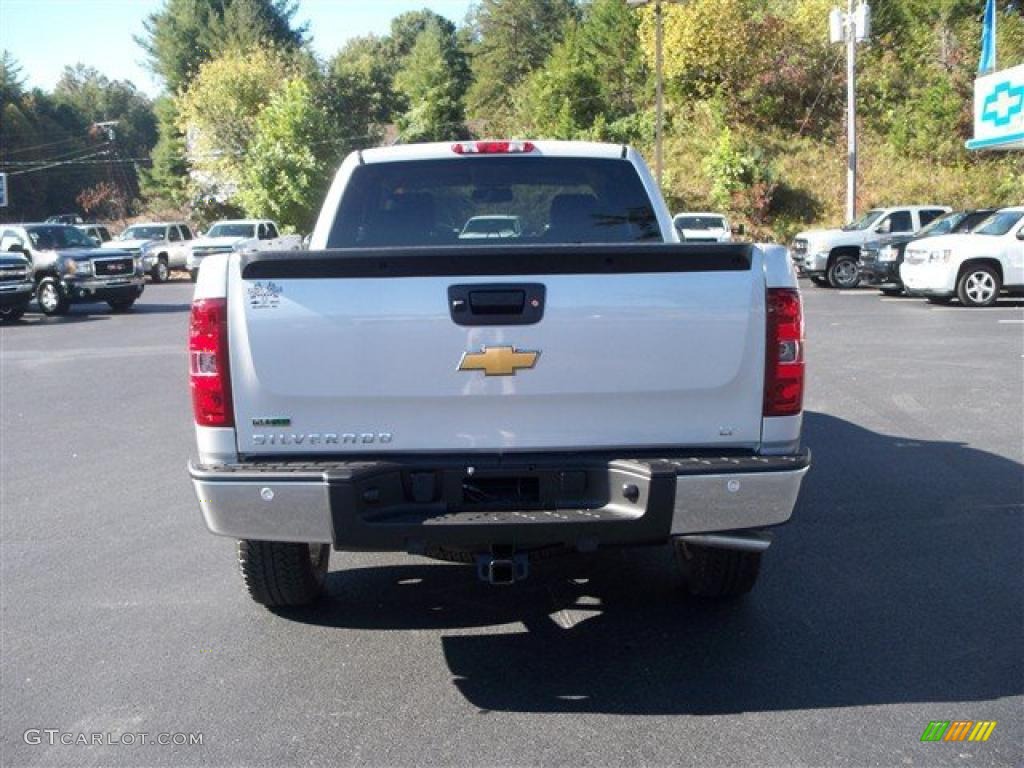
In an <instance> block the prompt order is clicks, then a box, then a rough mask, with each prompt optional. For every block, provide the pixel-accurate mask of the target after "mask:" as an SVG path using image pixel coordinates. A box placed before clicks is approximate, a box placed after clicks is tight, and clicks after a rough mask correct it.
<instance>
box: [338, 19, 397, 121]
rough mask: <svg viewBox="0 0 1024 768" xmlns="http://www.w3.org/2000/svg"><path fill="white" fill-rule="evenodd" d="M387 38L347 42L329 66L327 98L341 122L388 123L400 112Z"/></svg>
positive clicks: (366, 38) (358, 38) (356, 39)
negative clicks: (348, 118) (347, 118)
mask: <svg viewBox="0 0 1024 768" xmlns="http://www.w3.org/2000/svg"><path fill="white" fill-rule="evenodd" d="M387 51H388V41H387V39H386V38H381V37H376V36H375V35H367V36H365V37H354V38H352V39H351V40H349V41H348V42H347V43H345V46H344V47H343V48H342V49H341V50H340V51H338V53H337V54H335V55H334V57H333V58H332V59H331V60H330V62H329V63H328V65H327V99H328V102H330V103H332V104H334V105H335V108H334V109H333V110H332V114H334V115H335V117H336V118H338V119H342V120H344V119H346V115H348V116H358V117H357V118H356V119H357V121H359V122H362V123H365V124H371V123H376V124H384V123H387V122H389V121H390V119H391V115H392V114H393V113H395V112H396V111H397V110H396V103H395V101H396V97H395V93H394V89H393V88H392V81H393V80H394V69H393V67H394V63H393V61H392V59H390V58H389V56H388V53H387Z"/></svg>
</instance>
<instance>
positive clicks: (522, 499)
mask: <svg viewBox="0 0 1024 768" xmlns="http://www.w3.org/2000/svg"><path fill="white" fill-rule="evenodd" d="M539 505H540V478H539V477H536V476H531V475H525V476H524V475H497V476H493V475H492V476H487V475H484V476H476V475H467V476H466V477H464V478H463V479H462V504H461V505H460V507H461V508H462V509H465V510H500V509H538V508H539Z"/></svg>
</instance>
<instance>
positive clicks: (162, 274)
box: [153, 259, 171, 283]
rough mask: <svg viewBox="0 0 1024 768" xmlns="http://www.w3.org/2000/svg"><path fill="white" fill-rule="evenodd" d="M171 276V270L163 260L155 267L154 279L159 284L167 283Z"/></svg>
mask: <svg viewBox="0 0 1024 768" xmlns="http://www.w3.org/2000/svg"><path fill="white" fill-rule="evenodd" d="M170 276H171V270H170V269H168V268H167V262H166V261H164V260H163V259H161V260H160V261H158V262H157V263H156V266H155V267H153V278H154V279H155V280H156V282H158V283H165V282H167V278H169V277H170Z"/></svg>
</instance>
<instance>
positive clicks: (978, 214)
mask: <svg viewBox="0 0 1024 768" xmlns="http://www.w3.org/2000/svg"><path fill="white" fill-rule="evenodd" d="M993 213H995V211H991V210H990V211H972V212H970V213H968V214H966V215H965V216H964V218H963V219H962V220H961V222H960V223H959V224H957V225H956V227H954V228H953V231H954V232H961V233H964V232H973V231H974V230H976V229H977V228H978V227H979V226H981V225H982V224H984V223H985V221H987V220H988V217H989V216H991V215H992V214H993Z"/></svg>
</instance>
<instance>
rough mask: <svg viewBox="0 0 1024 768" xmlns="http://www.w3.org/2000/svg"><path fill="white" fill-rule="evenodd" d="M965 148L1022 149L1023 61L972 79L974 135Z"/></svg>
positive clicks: (1023, 140)
mask: <svg viewBox="0 0 1024 768" xmlns="http://www.w3.org/2000/svg"><path fill="white" fill-rule="evenodd" d="M967 148H968V149H1024V64H1021V65H1020V66H1017V67H1011V68H1010V69H1004V70H1003V71H1002V72H992V73H991V74H988V75H984V76H982V77H979V78H978V79H977V80H975V81H974V138H973V139H971V140H970V141H968V142H967Z"/></svg>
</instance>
